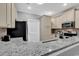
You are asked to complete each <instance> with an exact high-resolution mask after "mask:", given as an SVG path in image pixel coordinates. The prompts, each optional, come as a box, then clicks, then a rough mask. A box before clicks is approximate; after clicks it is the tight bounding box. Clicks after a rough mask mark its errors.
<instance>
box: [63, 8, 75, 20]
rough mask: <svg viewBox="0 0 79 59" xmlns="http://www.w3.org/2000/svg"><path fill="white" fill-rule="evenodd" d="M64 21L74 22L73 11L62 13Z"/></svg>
mask: <svg viewBox="0 0 79 59" xmlns="http://www.w3.org/2000/svg"><path fill="white" fill-rule="evenodd" d="M64 15H65V18H66V21H74V9H71V10H68V11H66V12H65V13H64Z"/></svg>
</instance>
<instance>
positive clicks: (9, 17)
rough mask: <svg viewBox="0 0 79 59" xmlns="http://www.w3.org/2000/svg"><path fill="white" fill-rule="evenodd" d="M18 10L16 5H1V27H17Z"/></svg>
mask: <svg viewBox="0 0 79 59" xmlns="http://www.w3.org/2000/svg"><path fill="white" fill-rule="evenodd" d="M15 18H16V10H15V6H14V4H10V3H0V27H1V28H14V27H15Z"/></svg>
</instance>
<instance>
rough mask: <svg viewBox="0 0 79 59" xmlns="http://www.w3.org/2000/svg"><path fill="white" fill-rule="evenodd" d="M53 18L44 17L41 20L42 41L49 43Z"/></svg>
mask: <svg viewBox="0 0 79 59" xmlns="http://www.w3.org/2000/svg"><path fill="white" fill-rule="evenodd" d="M50 18H51V17H49V16H43V17H42V19H41V22H40V23H41V24H40V25H41V33H40V34H41V41H48V40H50V37H51V19H50Z"/></svg>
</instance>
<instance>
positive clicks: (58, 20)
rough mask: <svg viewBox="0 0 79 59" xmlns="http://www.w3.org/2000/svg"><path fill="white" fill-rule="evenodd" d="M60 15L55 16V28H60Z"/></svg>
mask: <svg viewBox="0 0 79 59" xmlns="http://www.w3.org/2000/svg"><path fill="white" fill-rule="evenodd" d="M61 25H62V17H61V16H58V17H57V18H56V28H62V26H61Z"/></svg>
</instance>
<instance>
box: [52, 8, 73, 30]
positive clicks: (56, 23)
mask: <svg viewBox="0 0 79 59" xmlns="http://www.w3.org/2000/svg"><path fill="white" fill-rule="evenodd" d="M52 20H53V21H52V28H54V29H61V28H62V23H65V22H69V21H74V9H71V10H68V11H65V12H63V13H62V14H61V15H59V16H57V17H55V18H52Z"/></svg>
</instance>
